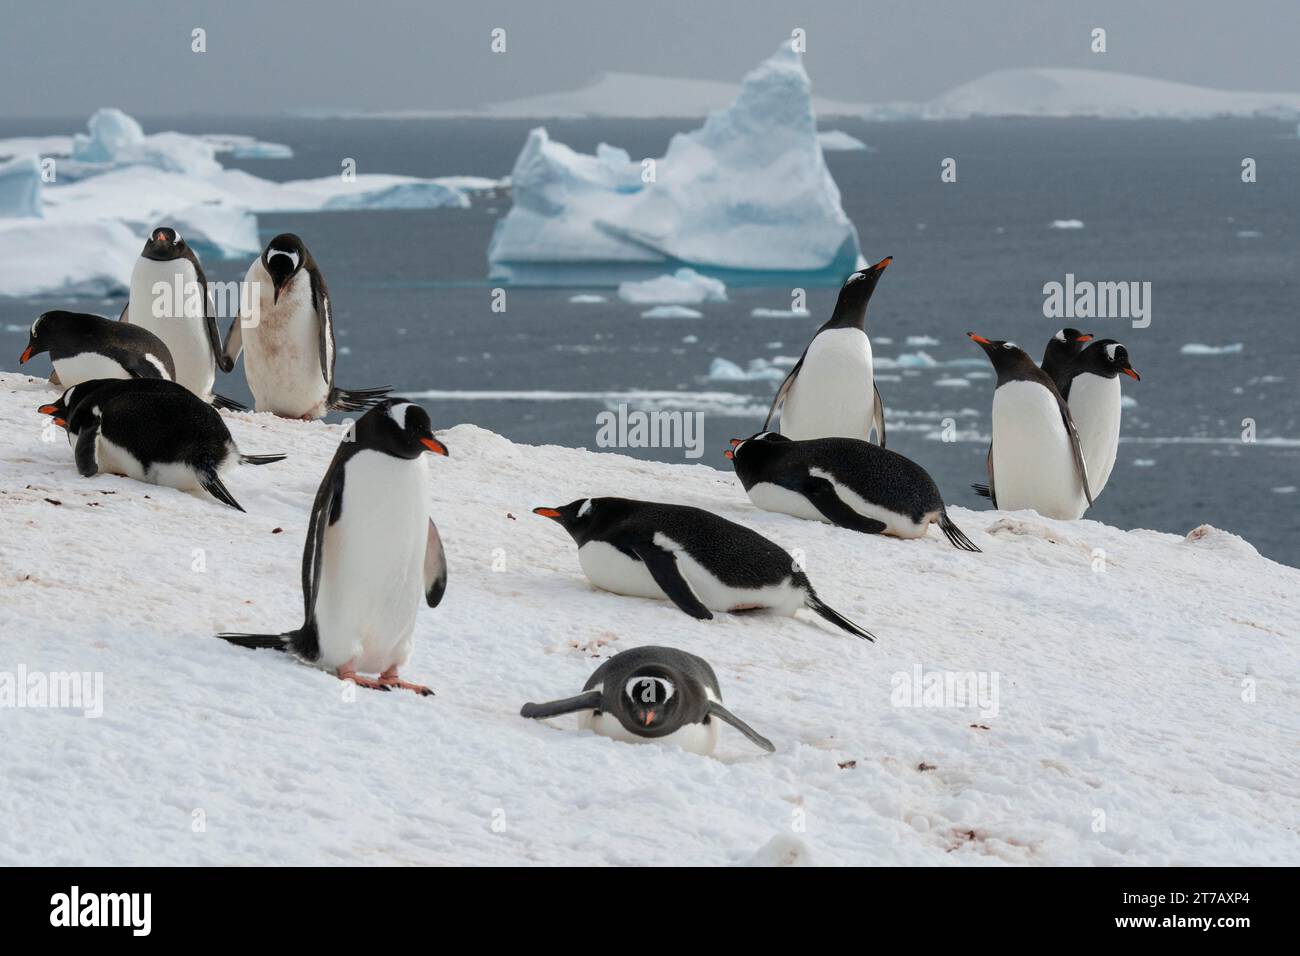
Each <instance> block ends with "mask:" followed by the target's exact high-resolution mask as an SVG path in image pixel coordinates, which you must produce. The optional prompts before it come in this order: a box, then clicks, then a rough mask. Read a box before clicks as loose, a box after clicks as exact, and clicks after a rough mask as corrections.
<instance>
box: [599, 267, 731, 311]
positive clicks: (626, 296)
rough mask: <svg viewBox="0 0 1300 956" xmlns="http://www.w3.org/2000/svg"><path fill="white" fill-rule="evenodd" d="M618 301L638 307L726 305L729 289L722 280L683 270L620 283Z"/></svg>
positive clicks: (692, 270)
mask: <svg viewBox="0 0 1300 956" xmlns="http://www.w3.org/2000/svg"><path fill="white" fill-rule="evenodd" d="M618 297H619V298H620V299H622V300H623V301H624V302H631V303H633V304H635V305H698V304H699V303H701V302H726V301H727V287H726V285H725V284H724V283H723V282H722V281H721V280H720V279H712V278H710V277H709V276H702V275H700V274H699V273H698V272H696V271H695V270H694V269H685V268H683V269H678V270H677V271H676V272H674V273H673V274H672V275H662V276H659V277H658V278H655V279H646V280H645V281H643V282H623V283H620V285H619V287H618Z"/></svg>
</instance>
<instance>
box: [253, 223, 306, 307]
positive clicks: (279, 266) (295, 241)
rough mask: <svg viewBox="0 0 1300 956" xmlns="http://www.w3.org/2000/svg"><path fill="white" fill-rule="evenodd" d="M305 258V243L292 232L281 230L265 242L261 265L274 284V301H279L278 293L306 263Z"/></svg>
mask: <svg viewBox="0 0 1300 956" xmlns="http://www.w3.org/2000/svg"><path fill="white" fill-rule="evenodd" d="M307 258H308V256H307V247H306V245H304V244H303V241H302V240H301V239H299V238H298V237H297V236H295V235H294V234H293V233H292V232H282V233H280V235H278V236H276V237H275V238H274V239H272V240H271V241H270V242H268V243H267V244H266V249H265V250H264V251H263V252H262V266H263V267H264V268H265V269H266V272H267V274H268V275H269V276H270V277H271V282H272V283H274V285H275V293H274V295H273V296H272V299H273V300H274V301H276V302H279V301H280V293H281V292H283V291H284V288H285V286H287V285H288V284H289V283H290V282H291V281H292V280H293V277H294V276H296V275H297V274H298V272H299V270H301V269H302V268H303V267H304V266H305V265H306V264H307Z"/></svg>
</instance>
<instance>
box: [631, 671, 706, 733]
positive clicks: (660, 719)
mask: <svg viewBox="0 0 1300 956" xmlns="http://www.w3.org/2000/svg"><path fill="white" fill-rule="evenodd" d="M618 690H619V697H618V706H617V707H616V708H615V709H614V716H615V717H617V718H618V721H619V723H621V724H622V725H623V726H624V727H625V728H627V730H628V731H629V732H630V733H633V734H636V735H637V736H638V737H664V736H667V735H668V734H671V733H672V732H673V731H675V730H677V729H678V728H680V727H681V725H682V724H683V723H685V722H686V721H688V720H690V719H691V718H692V717H695V716H696V715H695V713H694V712H695V711H698V710H700V709H701V708H700V707H699V706H698V705H699V704H700V703H702V701H701V700H700V697H701V695H700V693H699V689H698V688H697V687H696V685H695V682H694V681H691V680H689V679H687V678H686V677H685V676H684V675H681V674H679V673H677V672H676V671H675V670H673V669H672V668H670V667H665V666H663V665H661V664H646V665H645V666H643V667H641V668H639V669H638V670H637V672H636V673H635V674H633V675H632V676H631V677H629V678H628V679H627V680H625V681H624V682H623V686H622V688H619V689H618ZM697 719H698V718H697Z"/></svg>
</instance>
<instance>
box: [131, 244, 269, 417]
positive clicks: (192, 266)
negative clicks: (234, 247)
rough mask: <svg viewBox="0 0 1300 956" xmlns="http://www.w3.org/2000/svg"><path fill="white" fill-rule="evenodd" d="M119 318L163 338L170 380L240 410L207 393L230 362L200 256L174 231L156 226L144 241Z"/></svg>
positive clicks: (230, 402) (223, 404) (233, 404)
mask: <svg viewBox="0 0 1300 956" xmlns="http://www.w3.org/2000/svg"><path fill="white" fill-rule="evenodd" d="M121 321H123V322H129V323H130V324H131V325H136V326H139V327H140V328H142V329H148V330H149V331H150V332H152V333H153V334H154V335H156V336H158V338H160V339H162V340H163V343H164V344H165V345H166V346H167V350H168V351H169V352H171V356H172V361H173V362H174V363H175V367H176V375H175V380H176V381H177V382H179V383H180V384H181V385H184V386H185V387H186V388H188V389H189V390H190V391H191V392H193V393H194V394H195V395H197V396H198V397H199V398H201V399H203V401H205V402H211V403H212V404H214V405H216V406H217V407H218V408H232V409H238V410H242V409H243V407H244V406H242V405H240V404H239V403H238V402H234V401H231V400H230V399H228V398H224V397H223V396H220V395H214V394H213V392H212V385H213V383H214V382H215V381H216V378H217V366H218V365H220V366H221V370H222V371H223V372H229V371H230V370H231V369H232V368H234V363H233V362H230V361H228V360H226V359H225V358H224V357H223V356H222V354H221V333H220V332H218V331H217V320H216V317H215V316H214V315H213V307H212V302H211V301H210V300H209V298H208V277H207V276H206V275H204V274H203V266H201V265H200V264H199V257H198V256H197V255H196V254H195V253H194V250H193V249H191V248H190V246H189V244H188V243H187V242H186V241H185V240H184V239H183V238H182V237H181V234H180V233H178V232H177V231H176V230H175V229H172V228H170V227H169V226H159V227H158V228H157V229H155V230H154V231H153V232H152V233H151V234H150V236H149V238H148V239H147V240H146V241H145V244H144V249H143V251H141V253H140V258H139V259H137V260H136V262H135V268H134V269H132V270H131V297H130V298H129V299H128V300H127V303H126V305H125V306H124V307H123V309H122V316H121Z"/></svg>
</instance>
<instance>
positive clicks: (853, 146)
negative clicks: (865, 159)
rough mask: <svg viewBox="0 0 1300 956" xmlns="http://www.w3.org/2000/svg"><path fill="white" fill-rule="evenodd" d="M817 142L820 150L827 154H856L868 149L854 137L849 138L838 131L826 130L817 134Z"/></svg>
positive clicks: (846, 134) (844, 133)
mask: <svg viewBox="0 0 1300 956" xmlns="http://www.w3.org/2000/svg"><path fill="white" fill-rule="evenodd" d="M817 142H818V143H820V144H821V148H822V150H823V151H827V152H856V151H859V150H866V149H868V148H869V147H868V146H867V144H866V143H864V142H862V140H860V139H858V138H857V137H856V136H850V135H849V134H848V133H846V132H844V131H843V130H840V129H828V130H824V131H822V132H820V133H818V134H817Z"/></svg>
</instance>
